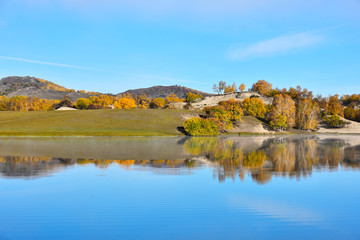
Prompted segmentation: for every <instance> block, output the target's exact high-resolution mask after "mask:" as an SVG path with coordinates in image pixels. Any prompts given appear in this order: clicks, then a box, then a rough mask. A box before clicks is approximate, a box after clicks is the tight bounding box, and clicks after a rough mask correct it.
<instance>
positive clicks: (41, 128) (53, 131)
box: [0, 109, 198, 136]
mask: <svg viewBox="0 0 360 240" xmlns="http://www.w3.org/2000/svg"><path fill="white" fill-rule="evenodd" d="M189 113H194V114H196V113H198V112H194V111H191V112H189V110H173V109H169V110H167V109H158V110H157V109H146V110H144V109H131V110H125V109H122V110H84V111H49V112H10V111H9V112H0V136H174V135H181V134H182V133H180V132H179V131H178V130H177V128H178V127H181V126H182V125H183V122H184V119H183V118H182V115H183V114H189Z"/></svg>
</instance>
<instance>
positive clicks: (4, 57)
mask: <svg viewBox="0 0 360 240" xmlns="http://www.w3.org/2000/svg"><path fill="white" fill-rule="evenodd" d="M0 59H3V60H10V61H17V62H27V63H34V64H42V65H50V66H56V67H64V68H73V69H82V70H93V71H100V72H109V73H115V74H118V75H124V76H128V77H132V78H136V79H139V78H142V79H150V80H152V79H155V80H165V81H169V82H173V83H178V82H184V83H200V84H204V83H203V82H200V81H192V80H186V79H179V78H171V77H166V76H158V75H152V74H137V73H128V72H119V71H116V70H115V71H108V70H104V69H96V68H89V67H84V66H76V65H69V64H63V63H53V62H44V61H38V60H33V59H26V58H15V57H8V56H0Z"/></svg>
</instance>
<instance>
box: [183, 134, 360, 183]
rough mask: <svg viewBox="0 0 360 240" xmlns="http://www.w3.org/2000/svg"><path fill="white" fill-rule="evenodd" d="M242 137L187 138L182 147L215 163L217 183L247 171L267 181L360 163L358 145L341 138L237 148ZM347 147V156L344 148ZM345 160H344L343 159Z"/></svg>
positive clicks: (274, 141) (279, 140)
mask: <svg viewBox="0 0 360 240" xmlns="http://www.w3.org/2000/svg"><path fill="white" fill-rule="evenodd" d="M241 141H244V139H236V138H233V139H232V140H229V139H227V138H209V137H207V138H190V139H188V140H187V141H186V142H185V144H184V148H185V149H186V150H187V151H188V152H189V153H191V154H194V155H201V156H204V157H205V158H206V159H207V160H208V161H210V162H216V163H217V164H218V166H217V168H216V170H215V171H216V173H215V174H216V175H217V176H218V179H219V181H220V182H223V181H225V180H226V179H227V178H231V179H233V180H234V179H235V176H239V178H240V179H241V180H244V178H245V173H248V174H250V176H251V177H252V179H253V180H255V181H256V182H258V183H261V184H263V183H266V182H269V181H270V180H271V176H272V175H276V176H284V177H291V178H292V177H296V178H297V179H300V178H301V177H305V176H307V175H309V174H311V172H312V169H313V168H318V169H320V168H321V169H323V168H329V169H333V168H336V167H338V166H339V165H340V164H344V165H345V166H351V167H355V166H356V167H359V166H360V161H359V158H360V154H359V152H360V147H350V148H349V147H348V148H346V147H347V145H346V143H345V142H344V141H343V140H339V139H326V140H320V139H319V138H318V137H316V136H305V137H300V138H299V137H285V138H284V137H282V138H271V139H268V140H266V141H264V142H263V144H262V145H261V146H260V147H259V148H258V149H256V150H252V151H247V150H246V148H242V147H239V145H240V142H241ZM345 149H346V153H347V155H346V158H345V155H344V151H345ZM344 159H345V160H344Z"/></svg>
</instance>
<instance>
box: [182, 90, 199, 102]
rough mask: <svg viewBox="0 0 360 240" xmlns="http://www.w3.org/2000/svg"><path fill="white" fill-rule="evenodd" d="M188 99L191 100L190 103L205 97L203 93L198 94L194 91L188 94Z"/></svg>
mask: <svg viewBox="0 0 360 240" xmlns="http://www.w3.org/2000/svg"><path fill="white" fill-rule="evenodd" d="M185 99H186V101H187V102H189V103H193V102H195V101H196V100H199V99H203V95H201V94H196V93H192V92H188V93H187V94H186V98H185Z"/></svg>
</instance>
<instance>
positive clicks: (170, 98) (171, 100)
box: [165, 93, 184, 103]
mask: <svg viewBox="0 0 360 240" xmlns="http://www.w3.org/2000/svg"><path fill="white" fill-rule="evenodd" d="M165 100H166V103H174V102H184V99H182V98H178V97H177V96H176V95H175V94H174V93H172V94H170V95H169V96H167V97H166V99H165Z"/></svg>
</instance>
